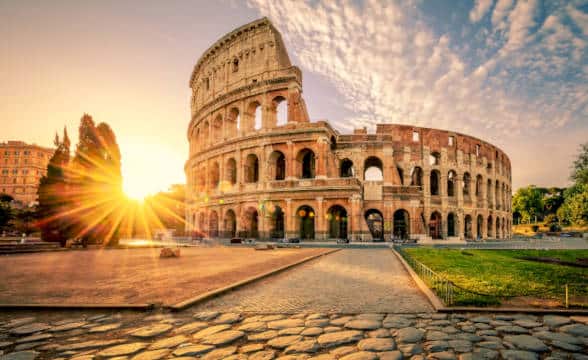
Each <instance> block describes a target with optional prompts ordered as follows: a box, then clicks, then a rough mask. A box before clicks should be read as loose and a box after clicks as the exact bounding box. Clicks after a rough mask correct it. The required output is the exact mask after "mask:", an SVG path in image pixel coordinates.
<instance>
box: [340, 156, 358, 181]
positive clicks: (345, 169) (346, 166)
mask: <svg viewBox="0 0 588 360" xmlns="http://www.w3.org/2000/svg"><path fill="white" fill-rule="evenodd" d="M340 172H341V177H342V178H344V177H354V176H355V169H353V161H351V160H349V159H343V160H341V170H340Z"/></svg>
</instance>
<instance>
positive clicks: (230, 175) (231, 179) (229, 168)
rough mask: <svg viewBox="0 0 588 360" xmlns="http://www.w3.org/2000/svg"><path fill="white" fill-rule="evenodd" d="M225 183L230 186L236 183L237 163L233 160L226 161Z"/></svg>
mask: <svg viewBox="0 0 588 360" xmlns="http://www.w3.org/2000/svg"><path fill="white" fill-rule="evenodd" d="M225 181H226V182H227V184H230V185H235V184H236V183H237V161H236V160H235V158H229V159H227V163H226V165H225Z"/></svg>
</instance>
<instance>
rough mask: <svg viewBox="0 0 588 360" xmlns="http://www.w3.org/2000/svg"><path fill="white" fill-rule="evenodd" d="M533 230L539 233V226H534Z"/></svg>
mask: <svg viewBox="0 0 588 360" xmlns="http://www.w3.org/2000/svg"><path fill="white" fill-rule="evenodd" d="M531 230H533V231H534V232H537V231H539V225H533V226H531Z"/></svg>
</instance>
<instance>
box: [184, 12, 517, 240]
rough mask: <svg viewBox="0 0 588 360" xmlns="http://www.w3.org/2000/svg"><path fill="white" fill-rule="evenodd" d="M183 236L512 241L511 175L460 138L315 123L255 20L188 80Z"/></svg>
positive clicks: (298, 76)
mask: <svg viewBox="0 0 588 360" xmlns="http://www.w3.org/2000/svg"><path fill="white" fill-rule="evenodd" d="M190 88H191V89H192V97H191V121H190V125H189V127H188V133H187V135H188V141H189V143H190V155H189V159H188V160H187V162H186V164H185V173H186V178H187V189H186V197H187V206H186V222H187V228H188V229H189V230H192V231H202V232H204V233H206V234H207V235H208V236H210V237H217V238H230V237H235V236H240V237H249V238H257V239H279V238H300V239H304V240H306V241H313V240H316V241H335V240H337V239H349V240H351V241H366V242H367V241H391V240H396V239H404V240H409V241H411V240H412V241H418V242H419V243H437V242H439V243H444V242H463V241H468V240H482V239H494V238H509V237H510V236H511V219H512V215H511V205H510V204H511V166H510V161H509V159H508V157H507V156H506V154H505V153H504V152H503V151H501V150H500V149H498V148H497V147H496V146H493V145H492V144H489V143H487V142H485V141H482V140H480V139H477V138H474V137H471V136H468V135H464V134H460V133H457V132H454V131H446V130H437V129H430V128H422V127H415V126H408V125H396V124H379V125H377V126H376V129H375V133H370V132H368V131H367V130H366V129H365V128H362V129H355V130H354V131H353V132H352V133H351V134H343V133H340V132H339V131H337V130H336V129H334V128H333V127H332V126H331V125H330V124H329V122H327V121H315V122H311V121H310V119H309V116H308V112H307V109H306V105H305V102H304V99H303V97H302V73H301V71H300V69H299V68H297V67H296V66H293V65H292V63H291V62H290V59H289V56H288V52H287V51H286V48H285V46H284V42H283V41H282V38H281V35H280V33H279V31H278V30H277V29H276V28H275V27H274V26H273V25H272V23H271V22H270V21H269V20H268V19H266V18H263V19H259V20H256V21H253V22H251V23H249V24H247V25H244V26H241V27H239V28H237V29H235V30H233V31H232V32H230V33H228V34H226V35H225V36H223V37H222V38H221V39H219V40H218V41H217V42H216V43H214V44H213V45H212V46H211V47H210V48H209V49H208V50H206V51H205V52H204V54H203V55H202V57H201V58H200V59H199V60H198V63H197V64H196V66H195V67H194V70H193V72H192V76H191V78H190Z"/></svg>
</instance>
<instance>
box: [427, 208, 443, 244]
mask: <svg viewBox="0 0 588 360" xmlns="http://www.w3.org/2000/svg"><path fill="white" fill-rule="evenodd" d="M429 236H430V237H431V238H433V239H442V238H443V233H442V223H441V213H439V212H438V211H435V212H433V213H432V214H431V219H430V220H429Z"/></svg>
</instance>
